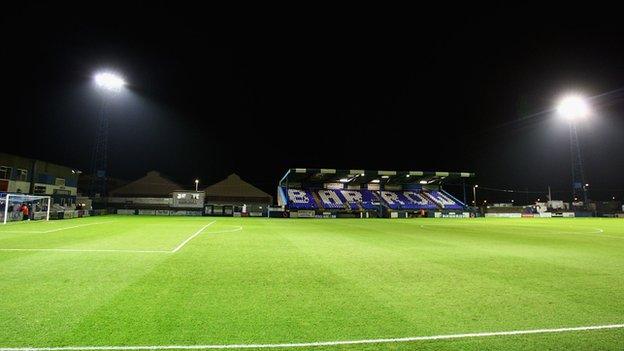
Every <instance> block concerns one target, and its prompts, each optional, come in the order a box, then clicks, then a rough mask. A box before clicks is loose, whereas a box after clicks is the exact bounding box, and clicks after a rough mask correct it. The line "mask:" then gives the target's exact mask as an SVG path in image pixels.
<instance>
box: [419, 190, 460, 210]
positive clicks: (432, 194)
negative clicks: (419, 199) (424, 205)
mask: <svg viewBox="0 0 624 351" xmlns="http://www.w3.org/2000/svg"><path fill="white" fill-rule="evenodd" d="M425 194H426V195H427V196H428V197H429V198H430V199H431V200H432V201H433V202H435V203H436V204H437V205H438V206H440V207H441V208H444V209H449V210H461V209H463V208H464V205H463V204H461V203H459V201H455V200H453V199H452V198H451V196H449V195H448V194H446V193H444V192H441V191H437V190H430V191H427V192H425Z"/></svg>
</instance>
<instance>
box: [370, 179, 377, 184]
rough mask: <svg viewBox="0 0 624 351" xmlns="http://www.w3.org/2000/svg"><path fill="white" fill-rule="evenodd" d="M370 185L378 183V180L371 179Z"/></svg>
mask: <svg viewBox="0 0 624 351" xmlns="http://www.w3.org/2000/svg"><path fill="white" fill-rule="evenodd" d="M371 183H379V179H373V180H371Z"/></svg>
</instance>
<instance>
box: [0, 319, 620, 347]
mask: <svg viewBox="0 0 624 351" xmlns="http://www.w3.org/2000/svg"><path fill="white" fill-rule="evenodd" d="M621 328H624V324H608V325H593V326H585V327H568V328H553V329H528V330H511V331H499V332H484V333H465V334H443V335H428V336H413V337H406V338H387V339H362V340H343V341H317V342H301V343H283V344H223V345H156V346H141V345H135V346H58V347H0V351H79V350H85V351H116V350H120V351H123V350H206V349H277V348H294V347H315V346H337V345H362V344H387V343H401V342H414V341H427V340H449V339H464V338H482V337H492V336H512V335H526V334H548V333H565V332H574V331H590V330H605V329H621Z"/></svg>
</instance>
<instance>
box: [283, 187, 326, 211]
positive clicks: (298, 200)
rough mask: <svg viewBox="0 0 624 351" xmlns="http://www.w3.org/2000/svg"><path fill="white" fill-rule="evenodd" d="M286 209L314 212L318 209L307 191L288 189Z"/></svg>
mask: <svg viewBox="0 0 624 351" xmlns="http://www.w3.org/2000/svg"><path fill="white" fill-rule="evenodd" d="M287 193H288V207H289V208H291V209H294V210H315V209H317V208H318V206H317V205H316V202H315V201H314V197H313V196H312V194H311V193H310V191H309V190H301V189H288V192H287Z"/></svg>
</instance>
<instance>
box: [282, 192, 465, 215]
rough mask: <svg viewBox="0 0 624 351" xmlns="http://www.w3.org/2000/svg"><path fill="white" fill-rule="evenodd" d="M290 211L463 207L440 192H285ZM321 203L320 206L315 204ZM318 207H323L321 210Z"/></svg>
mask: <svg viewBox="0 0 624 351" xmlns="http://www.w3.org/2000/svg"><path fill="white" fill-rule="evenodd" d="M285 190H287V194H288V204H289V208H291V209H306V210H313V209H326V210H337V209H351V210H353V211H358V210H361V209H363V210H377V209H379V203H380V202H381V204H382V205H383V206H385V207H387V208H390V209H392V210H408V211H410V210H420V209H425V210H433V209H437V208H440V209H450V210H461V209H463V208H464V204H462V203H461V202H459V201H457V200H456V199H454V198H453V197H452V196H451V195H449V194H448V193H446V192H444V191H439V190H405V191H388V190H383V191H371V190H367V189H356V190H352V189H349V190H346V189H345V190H335V189H315V190H311V189H292V188H290V189H285ZM315 198H316V199H318V205H317V202H316V201H315ZM319 205H320V206H321V207H319Z"/></svg>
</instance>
